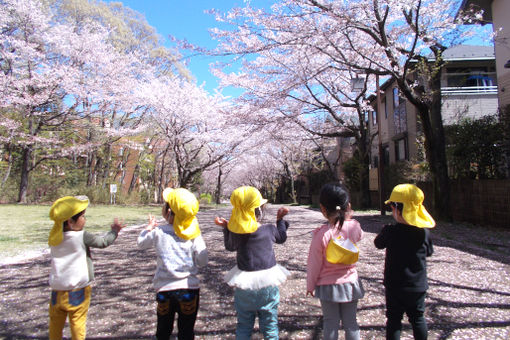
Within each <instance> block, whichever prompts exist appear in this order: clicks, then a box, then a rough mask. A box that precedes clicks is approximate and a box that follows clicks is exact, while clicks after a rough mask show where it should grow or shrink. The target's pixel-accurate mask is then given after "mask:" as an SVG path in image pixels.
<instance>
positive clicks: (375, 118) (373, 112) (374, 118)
mask: <svg viewBox="0 0 510 340" xmlns="http://www.w3.org/2000/svg"><path fill="white" fill-rule="evenodd" d="M376 125H377V111H372V126H376Z"/></svg>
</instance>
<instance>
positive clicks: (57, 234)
mask: <svg viewBox="0 0 510 340" xmlns="http://www.w3.org/2000/svg"><path fill="white" fill-rule="evenodd" d="M88 206H89V199H88V197H87V196H76V197H73V196H65V197H62V198H59V199H58V200H56V201H55V202H54V203H53V205H52V206H51V208H50V219H52V220H53V221H55V223H54V224H53V228H52V229H51V231H50V236H49V237H48V244H49V245H50V246H52V247H54V246H58V245H59V244H60V242H62V240H63V239H64V227H63V226H64V222H65V221H67V220H68V219H70V218H71V217H73V216H74V215H76V214H77V213H79V212H81V211H83V210H85V209H87V207H88Z"/></svg>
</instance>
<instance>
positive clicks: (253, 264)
mask: <svg viewBox="0 0 510 340" xmlns="http://www.w3.org/2000/svg"><path fill="white" fill-rule="evenodd" d="M288 225H289V224H288V222H286V221H284V220H280V221H278V222H277V226H276V227H275V226H274V224H264V225H261V226H259V227H258V229H257V230H256V231H255V232H253V233H250V234H236V233H233V232H231V231H230V230H228V229H227V228H223V236H224V241H225V249H227V250H230V251H237V267H238V268H239V269H241V270H244V271H248V272H252V271H257V270H263V269H269V268H271V267H273V266H275V265H276V258H275V255H274V250H273V243H274V242H276V243H280V244H281V243H283V242H285V241H286V240H287V228H288Z"/></svg>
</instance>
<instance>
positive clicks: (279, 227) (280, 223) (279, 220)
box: [274, 207, 289, 244]
mask: <svg viewBox="0 0 510 340" xmlns="http://www.w3.org/2000/svg"><path fill="white" fill-rule="evenodd" d="M288 213H289V208H287V207H280V209H278V212H277V213H276V233H275V234H274V235H275V242H276V243H278V244H282V243H284V242H285V241H286V240H287V229H288V228H289V222H287V221H285V220H283V217H284V216H285V215H287V214H288Z"/></svg>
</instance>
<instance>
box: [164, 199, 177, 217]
mask: <svg viewBox="0 0 510 340" xmlns="http://www.w3.org/2000/svg"><path fill="white" fill-rule="evenodd" d="M169 211H170V215H175V214H174V212H173V211H172V210H171V209H170V204H168V202H165V213H168V212H169Z"/></svg>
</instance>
